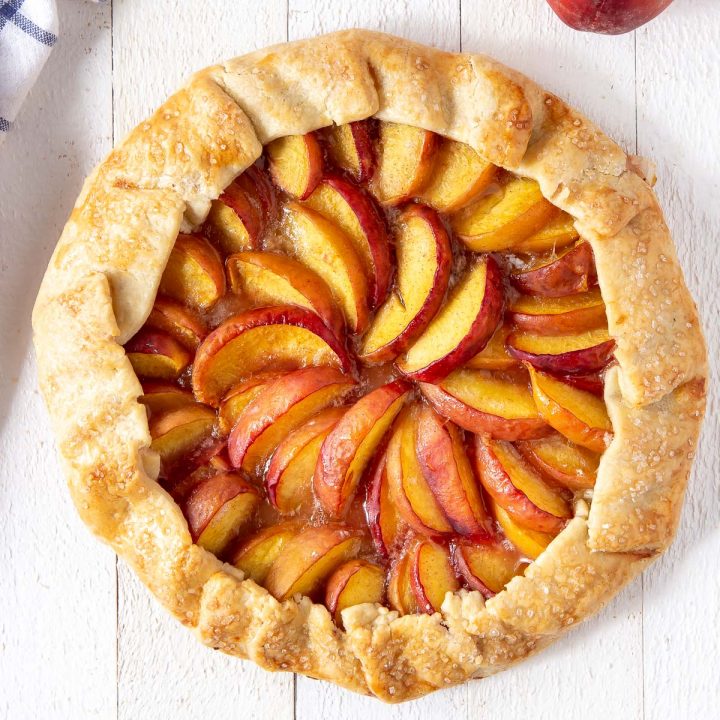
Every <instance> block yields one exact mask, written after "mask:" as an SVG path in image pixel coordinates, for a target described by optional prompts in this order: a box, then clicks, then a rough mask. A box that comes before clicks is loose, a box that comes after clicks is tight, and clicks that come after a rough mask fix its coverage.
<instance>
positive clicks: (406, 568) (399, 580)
mask: <svg viewBox="0 0 720 720" xmlns="http://www.w3.org/2000/svg"><path fill="white" fill-rule="evenodd" d="M412 552H413V549H412V548H411V549H410V550H409V551H408V552H406V553H405V554H404V555H402V556H401V557H400V558H398V560H397V561H396V562H395V564H394V565H393V566H392V568H391V570H390V574H389V575H388V586H387V598H388V604H389V605H390V607H391V608H392V609H393V610H397V612H398V613H400V615H412V614H414V613H416V612H417V611H418V602H417V599H416V598H415V593H414V592H413V587H412V585H411V583H410V558H411V555H412Z"/></svg>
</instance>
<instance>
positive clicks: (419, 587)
mask: <svg viewBox="0 0 720 720" xmlns="http://www.w3.org/2000/svg"><path fill="white" fill-rule="evenodd" d="M409 574H410V585H411V586H412V589H413V592H414V594H415V599H416V600H417V604H418V609H419V610H420V611H421V612H425V613H427V614H428V615H432V614H433V613H436V612H440V608H441V606H442V604H443V602H444V600H445V595H447V593H449V592H455V591H456V590H459V589H460V583H459V582H458V580H457V576H456V575H455V570H454V569H453V566H452V563H451V562H450V557H449V555H448V551H447V550H446V549H445V548H444V547H443V546H442V545H437V544H436V543H434V542H432V541H431V540H423V541H422V542H420V543H418V544H417V546H416V547H415V550H414V552H413V554H412V555H411V556H410V568H409Z"/></svg>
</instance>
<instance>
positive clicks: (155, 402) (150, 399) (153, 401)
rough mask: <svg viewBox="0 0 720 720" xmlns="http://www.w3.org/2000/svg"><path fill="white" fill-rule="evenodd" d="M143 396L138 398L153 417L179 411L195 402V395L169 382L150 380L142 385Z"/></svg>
mask: <svg viewBox="0 0 720 720" xmlns="http://www.w3.org/2000/svg"><path fill="white" fill-rule="evenodd" d="M142 388H143V394H142V395H141V396H140V397H139V398H138V402H141V403H142V404H143V405H144V406H145V407H146V408H147V409H148V410H149V411H150V414H151V415H158V414H160V413H164V412H167V411H168V410H177V409H178V408H181V407H183V406H185V405H191V404H192V403H194V402H195V398H194V397H193V394H192V393H191V392H190V391H189V390H185V389H183V388H181V387H180V386H179V385H175V384H174V383H169V382H161V381H156V380H150V381H147V382H144V383H143V384H142Z"/></svg>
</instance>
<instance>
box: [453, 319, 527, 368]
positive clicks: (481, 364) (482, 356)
mask: <svg viewBox="0 0 720 720" xmlns="http://www.w3.org/2000/svg"><path fill="white" fill-rule="evenodd" d="M512 331H513V327H512V325H510V324H509V323H503V324H502V325H498V327H497V329H496V330H495V332H494V333H493V336H492V337H491V338H490V340H488V344H487V345H486V346H485V347H484V348H483V349H482V350H481V351H480V352H479V353H478V354H477V355H475V356H474V357H471V358H470V360H468V361H467V362H466V363H465V367H466V368H469V369H471V370H509V369H510V368H514V367H518V366H519V365H520V361H519V360H518V359H517V358H514V357H513V356H512V355H511V354H510V353H509V352H508V350H507V347H506V346H505V341H506V340H507V337H508V335H509V334H510V333H511V332H512Z"/></svg>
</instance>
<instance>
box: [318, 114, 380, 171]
mask: <svg viewBox="0 0 720 720" xmlns="http://www.w3.org/2000/svg"><path fill="white" fill-rule="evenodd" d="M326 137H327V141H328V150H329V152H330V158H331V159H332V161H333V163H335V165H337V167H339V168H342V169H343V170H345V171H346V172H348V173H349V174H350V175H351V176H352V177H353V178H354V179H355V180H356V181H357V182H360V183H367V182H368V181H369V180H370V179H371V178H372V176H373V173H374V172H375V148H374V142H373V132H372V124H371V121H370V120H357V121H355V122H351V123H345V124H343V125H333V126H332V127H330V128H328V130H327V133H326Z"/></svg>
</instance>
